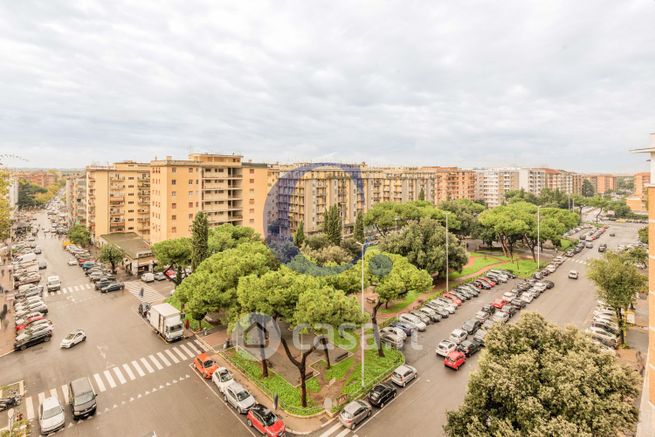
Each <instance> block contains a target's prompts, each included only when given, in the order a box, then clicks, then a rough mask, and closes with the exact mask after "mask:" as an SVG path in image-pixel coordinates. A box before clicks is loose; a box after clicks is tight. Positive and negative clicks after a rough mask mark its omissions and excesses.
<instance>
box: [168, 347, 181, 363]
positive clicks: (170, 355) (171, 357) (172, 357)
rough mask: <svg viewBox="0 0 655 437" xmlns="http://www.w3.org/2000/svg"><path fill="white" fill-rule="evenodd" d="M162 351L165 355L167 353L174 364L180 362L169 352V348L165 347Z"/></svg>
mask: <svg viewBox="0 0 655 437" xmlns="http://www.w3.org/2000/svg"><path fill="white" fill-rule="evenodd" d="M164 352H166V355H168V356H169V357H170V359H171V360H173V362H174V363H175V364H177V363H179V362H180V360H178V359H177V357H176V356H175V355H173V352H171V350H170V349H166V350H165V351H164Z"/></svg>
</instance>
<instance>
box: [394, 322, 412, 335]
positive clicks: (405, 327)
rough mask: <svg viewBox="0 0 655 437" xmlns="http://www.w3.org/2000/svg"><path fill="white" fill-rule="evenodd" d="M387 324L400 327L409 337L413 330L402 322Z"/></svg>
mask: <svg viewBox="0 0 655 437" xmlns="http://www.w3.org/2000/svg"><path fill="white" fill-rule="evenodd" d="M389 326H393V327H394V328H400V329H402V330H403V332H404V333H405V334H407V336H408V337H409V336H410V335H412V332H414V329H413V328H412V327H410V326H408V325H406V324H404V323H403V322H393V323H391V324H390V325H389Z"/></svg>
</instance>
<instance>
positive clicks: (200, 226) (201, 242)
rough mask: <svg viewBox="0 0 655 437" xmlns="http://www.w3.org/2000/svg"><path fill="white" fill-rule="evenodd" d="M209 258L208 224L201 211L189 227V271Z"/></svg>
mask: <svg viewBox="0 0 655 437" xmlns="http://www.w3.org/2000/svg"><path fill="white" fill-rule="evenodd" d="M208 256H209V222H208V221H207V216H206V215H205V214H204V213H203V212H202V211H201V212H199V213H197V214H196V217H195V218H194V219H193V225H192V226H191V269H192V270H195V269H197V268H198V266H199V265H200V263H201V262H203V261H204V260H205V259H206V258H207V257H208Z"/></svg>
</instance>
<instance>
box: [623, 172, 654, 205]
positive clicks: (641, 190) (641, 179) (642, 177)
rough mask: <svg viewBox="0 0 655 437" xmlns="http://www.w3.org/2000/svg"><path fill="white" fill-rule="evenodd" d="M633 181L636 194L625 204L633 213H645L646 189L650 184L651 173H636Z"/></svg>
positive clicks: (628, 198)
mask: <svg viewBox="0 0 655 437" xmlns="http://www.w3.org/2000/svg"><path fill="white" fill-rule="evenodd" d="M633 180H634V192H633V193H632V195H630V196H628V197H627V198H626V199H625V202H626V204H627V205H628V207H629V208H630V209H631V210H632V211H633V212H645V211H646V191H647V190H646V188H647V187H648V184H650V173H648V172H642V173H636V174H635V175H634V179H633Z"/></svg>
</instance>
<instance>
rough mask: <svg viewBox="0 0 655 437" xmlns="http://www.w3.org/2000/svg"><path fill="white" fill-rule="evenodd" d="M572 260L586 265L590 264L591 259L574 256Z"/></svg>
mask: <svg viewBox="0 0 655 437" xmlns="http://www.w3.org/2000/svg"><path fill="white" fill-rule="evenodd" d="M571 261H573V262H575V263H578V264H584V265H586V266H588V265H589V261H587V260H584V259H578V258H572V259H571Z"/></svg>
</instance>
